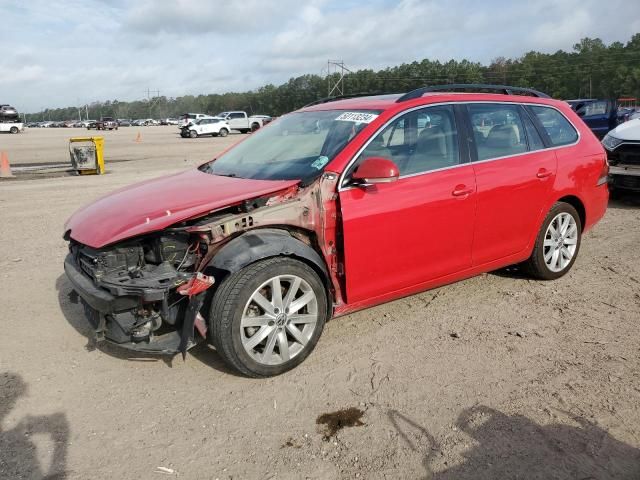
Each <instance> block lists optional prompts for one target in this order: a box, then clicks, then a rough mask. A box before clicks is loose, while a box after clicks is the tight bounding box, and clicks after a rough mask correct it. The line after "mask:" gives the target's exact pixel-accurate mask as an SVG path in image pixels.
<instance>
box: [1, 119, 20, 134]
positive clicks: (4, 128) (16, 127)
mask: <svg viewBox="0 0 640 480" xmlns="http://www.w3.org/2000/svg"><path fill="white" fill-rule="evenodd" d="M23 131H24V123H18V122H0V132H9V133H19V132H23Z"/></svg>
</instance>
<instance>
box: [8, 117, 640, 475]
mask: <svg viewBox="0 0 640 480" xmlns="http://www.w3.org/2000/svg"><path fill="white" fill-rule="evenodd" d="M139 130H140V131H141V132H142V142H141V143H135V142H134V141H133V140H134V138H135V136H136V134H137V131H138V129H128V130H127V129H121V130H119V131H118V132H107V133H106V134H105V135H104V136H105V137H106V139H107V143H106V145H107V147H106V148H107V150H106V157H107V168H108V170H109V174H107V175H104V176H100V177H98V176H93V177H73V176H65V177H58V178H46V179H35V180H34V179H31V180H13V181H11V180H9V181H2V180H0V226H1V227H0V252H1V253H0V278H1V284H0V285H1V287H0V306H1V310H0V326H1V327H2V333H0V478H2V479H4V478H7V479H13V478H29V479H31V478H33V479H39V478H43V477H46V476H47V475H49V477H47V478H70V479H88V478H118V479H141V478H142V479H147V478H150V479H153V478H162V477H163V476H164V477H171V476H173V477H179V478H187V479H212V480H213V479H221V480H222V479H225V480H228V479H244V478H258V479H305V478H309V479H334V478H336V479H343V478H344V479H346V478H363V479H396V478H402V479H429V478H434V479H457V480H466V479H609V478H611V479H614V478H615V479H636V480H637V479H638V478H640V344H639V341H638V339H639V338H640V335H639V334H640V261H639V260H638V258H639V257H640V199H638V198H637V197H635V198H634V197H631V196H627V197H623V198H619V199H614V200H612V201H611V203H610V208H609V210H608V212H607V215H606V217H605V218H604V219H603V221H602V222H601V223H600V224H599V225H598V226H597V227H596V228H595V229H594V230H592V231H591V232H589V234H587V235H586V236H585V238H584V240H583V243H582V249H581V251H580V255H579V258H578V260H577V262H576V264H575V266H574V268H573V270H572V271H571V272H570V274H568V275H567V276H565V277H563V278H562V279H560V280H558V281H555V282H538V281H531V280H529V279H527V278H526V277H525V276H523V275H521V274H520V273H519V272H517V271H499V272H494V273H491V274H486V275H481V276H478V277H475V278H473V279H470V280H467V281H464V282H459V283H456V284H454V285H449V286H446V287H442V288H439V289H436V290H431V291H428V292H424V293H422V294H419V295H415V296H411V297H407V298H404V299H401V300H398V301H395V302H392V303H388V304H385V305H382V306H379V307H376V308H372V309H369V310H365V311H362V312H359V313H356V314H352V315H348V316H345V317H341V318H338V319H334V320H332V321H330V322H329V323H328V324H327V326H326V329H325V332H324V335H323V337H322V338H321V340H320V343H319V345H318V347H317V349H316V350H315V352H314V353H313V354H312V355H311V356H310V357H309V358H308V359H307V360H306V361H305V362H304V363H303V364H302V365H301V366H299V367H298V368H296V369H295V370H294V371H291V372H289V373H287V374H285V375H282V376H279V377H276V378H270V379H266V380H252V379H247V378H243V377H240V376H237V375H236V374H234V373H233V372H232V371H230V370H229V369H227V368H226V367H225V366H224V364H223V363H222V362H221V360H220V358H219V357H218V355H217V354H216V352H215V351H214V350H213V349H212V348H210V347H208V346H206V345H202V344H201V345H199V346H197V347H195V348H194V349H193V350H192V351H191V352H190V354H189V355H188V356H187V359H186V362H183V361H182V359H181V358H179V357H176V358H175V359H173V361H163V360H162V359H157V358H153V357H147V358H133V357H129V356H127V355H126V354H124V353H122V352H120V351H118V350H115V349H113V348H110V347H100V348H95V347H94V346H93V344H92V342H90V341H89V340H88V335H89V334H90V331H89V328H88V324H87V322H86V321H85V319H84V314H83V310H82V307H81V305H80V304H79V303H78V298H77V296H76V295H74V293H73V292H72V289H71V287H70V284H69V282H68V281H67V279H66V278H65V275H64V272H63V267H62V262H63V259H64V256H65V254H66V244H65V242H64V241H63V240H62V238H61V236H62V225H63V223H64V221H65V219H66V218H67V217H68V216H69V215H70V214H71V213H72V212H73V211H74V210H75V209H77V208H78V207H80V206H81V205H83V204H85V203H87V202H89V201H91V200H93V199H95V198H96V197H98V196H100V195H103V194H105V193H107V192H109V191H111V190H114V189H115V188H118V187H121V186H123V185H127V184H130V183H133V182H135V181H138V180H142V179H147V178H151V177H155V176H158V175H162V174H167V173H171V172H176V171H180V170H183V169H185V168H191V167H192V166H193V165H196V164H198V163H200V162H202V161H205V160H207V159H209V158H212V157H213V156H215V155H216V154H217V153H218V152H219V151H221V150H222V149H224V148H225V147H226V145H228V144H230V143H232V142H234V141H236V140H238V139H239V138H241V137H242V136H241V135H233V136H230V137H228V138H227V139H212V138H201V139H195V140H188V139H181V138H179V137H178V136H177V135H176V132H175V130H174V127H155V128H154V127H148V128H146V129H145V128H143V129H139ZM78 133H80V132H78ZM84 133H85V132H82V133H80V134H81V135H83V134H84ZM71 135H75V133H71V131H69V130H66V129H58V130H31V131H29V132H28V133H25V134H24V135H13V136H9V135H4V136H0V150H4V151H8V152H9V157H10V159H11V161H12V162H13V163H14V164H16V165H17V164H19V163H31V162H39V161H49V160H51V161H66V159H67V155H68V154H67V150H66V149H67V144H66V139H67V138H68V137H69V136H71ZM112 160H119V161H112ZM128 160H131V161H128ZM110 162H111V163H110ZM343 409H352V410H349V412H350V413H352V414H354V416H355V417H356V419H355V420H354V422H353V423H354V426H351V427H349V426H346V427H345V428H342V429H338V430H337V431H336V433H335V434H333V435H330V433H331V431H330V430H329V429H328V428H327V427H326V426H325V425H322V424H318V423H317V420H318V419H319V418H320V420H324V419H326V418H327V417H326V416H325V417H322V416H323V415H326V414H331V413H332V412H336V411H340V410H343ZM359 412H362V415H361V416H359V415H360V413H359ZM358 417H359V418H358ZM346 420H348V419H343V423H347V424H348V422H347V421H346ZM334 426H335V425H334ZM337 426H338V427H340V426H341V425H337ZM158 467H161V468H160V469H159V468H158Z"/></svg>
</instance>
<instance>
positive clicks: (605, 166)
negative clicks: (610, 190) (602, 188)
mask: <svg viewBox="0 0 640 480" xmlns="http://www.w3.org/2000/svg"><path fill="white" fill-rule="evenodd" d="M603 160H604V162H602V170H601V171H600V176H599V178H598V183H596V185H604V184H605V183H607V181H608V180H609V160H608V159H607V155H606V154H605V155H604V159H603Z"/></svg>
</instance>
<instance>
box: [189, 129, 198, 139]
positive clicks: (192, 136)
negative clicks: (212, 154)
mask: <svg viewBox="0 0 640 480" xmlns="http://www.w3.org/2000/svg"><path fill="white" fill-rule="evenodd" d="M189 136H190V137H191V138H198V132H196V131H195V130H190V131H189Z"/></svg>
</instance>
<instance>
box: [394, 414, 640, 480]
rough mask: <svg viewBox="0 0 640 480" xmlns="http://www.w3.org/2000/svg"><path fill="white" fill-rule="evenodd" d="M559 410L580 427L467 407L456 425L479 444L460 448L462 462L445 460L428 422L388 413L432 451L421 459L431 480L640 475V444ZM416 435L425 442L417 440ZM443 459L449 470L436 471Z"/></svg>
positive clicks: (404, 434) (411, 444)
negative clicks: (421, 423)
mask: <svg viewBox="0 0 640 480" xmlns="http://www.w3.org/2000/svg"><path fill="white" fill-rule="evenodd" d="M559 413H561V414H562V416H566V417H567V418H568V420H569V422H570V423H573V424H575V425H576V426H572V425H567V424H564V423H552V424H544V425H541V424H538V423H536V422H534V421H533V420H531V419H529V418H527V417H525V416H523V415H507V414H505V413H502V412H500V411H498V410H495V409H493V408H490V407H486V406H482V405H478V406H475V407H472V408H469V409H466V410H464V411H463V412H462V413H461V414H460V416H459V417H458V420H457V421H456V425H455V426H456V427H457V428H458V429H459V430H460V431H461V432H463V433H465V434H466V435H467V436H469V437H471V439H472V440H473V442H472V444H475V446H472V447H471V448H469V449H467V450H466V451H464V452H463V453H462V458H463V460H462V462H460V463H457V464H456V465H454V466H450V467H448V466H446V465H447V463H446V462H444V458H446V457H445V456H444V455H445V452H443V451H442V450H441V446H440V445H439V444H438V443H437V442H436V440H435V439H434V437H433V436H432V435H431V434H429V432H428V431H427V430H426V429H425V428H424V427H422V426H420V425H419V424H417V423H416V422H414V421H413V420H411V419H410V418H408V417H406V416H404V415H403V414H401V413H399V412H397V411H395V410H389V411H388V413H387V414H388V417H389V420H390V422H391V423H392V425H393V426H394V428H395V429H396V430H397V431H398V433H399V435H400V436H401V437H402V438H403V440H404V441H405V442H406V443H407V444H408V446H409V447H410V448H411V449H412V450H414V451H416V452H417V451H420V452H424V451H426V452H428V453H427V454H426V456H425V457H424V459H423V465H424V467H425V470H426V472H425V473H426V474H425V478H428V479H433V480H472V479H473V480H482V479H486V480H489V479H491V480H493V479H498V478H526V479H540V480H542V479H545V480H546V479H584V480H587V479H605V478H607V479H608V478H615V479H619V480H625V479H629V480H637V479H638V478H640V450H639V449H637V448H635V447H633V446H631V445H628V444H626V443H624V442H621V441H619V440H617V439H616V438H614V437H613V436H611V435H610V434H609V433H608V432H607V431H606V430H604V429H603V428H601V427H599V426H597V425H596V424H594V423H592V422H590V421H589V420H586V419H584V418H582V417H579V416H576V415H573V414H570V413H567V412H559ZM411 439H414V440H413V441H412V440H411ZM415 439H421V440H420V441H422V442H425V443H426V445H417V444H416V443H415V442H416V440H415ZM464 443H467V442H466V441H465V442H464ZM447 444H450V442H447ZM456 456H457V455H456ZM443 462H444V466H445V469H444V470H442V469H441V468H440V467H438V468H437V470H438V471H437V472H434V471H433V470H434V469H433V466H434V464H436V463H438V464H440V465H443Z"/></svg>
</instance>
